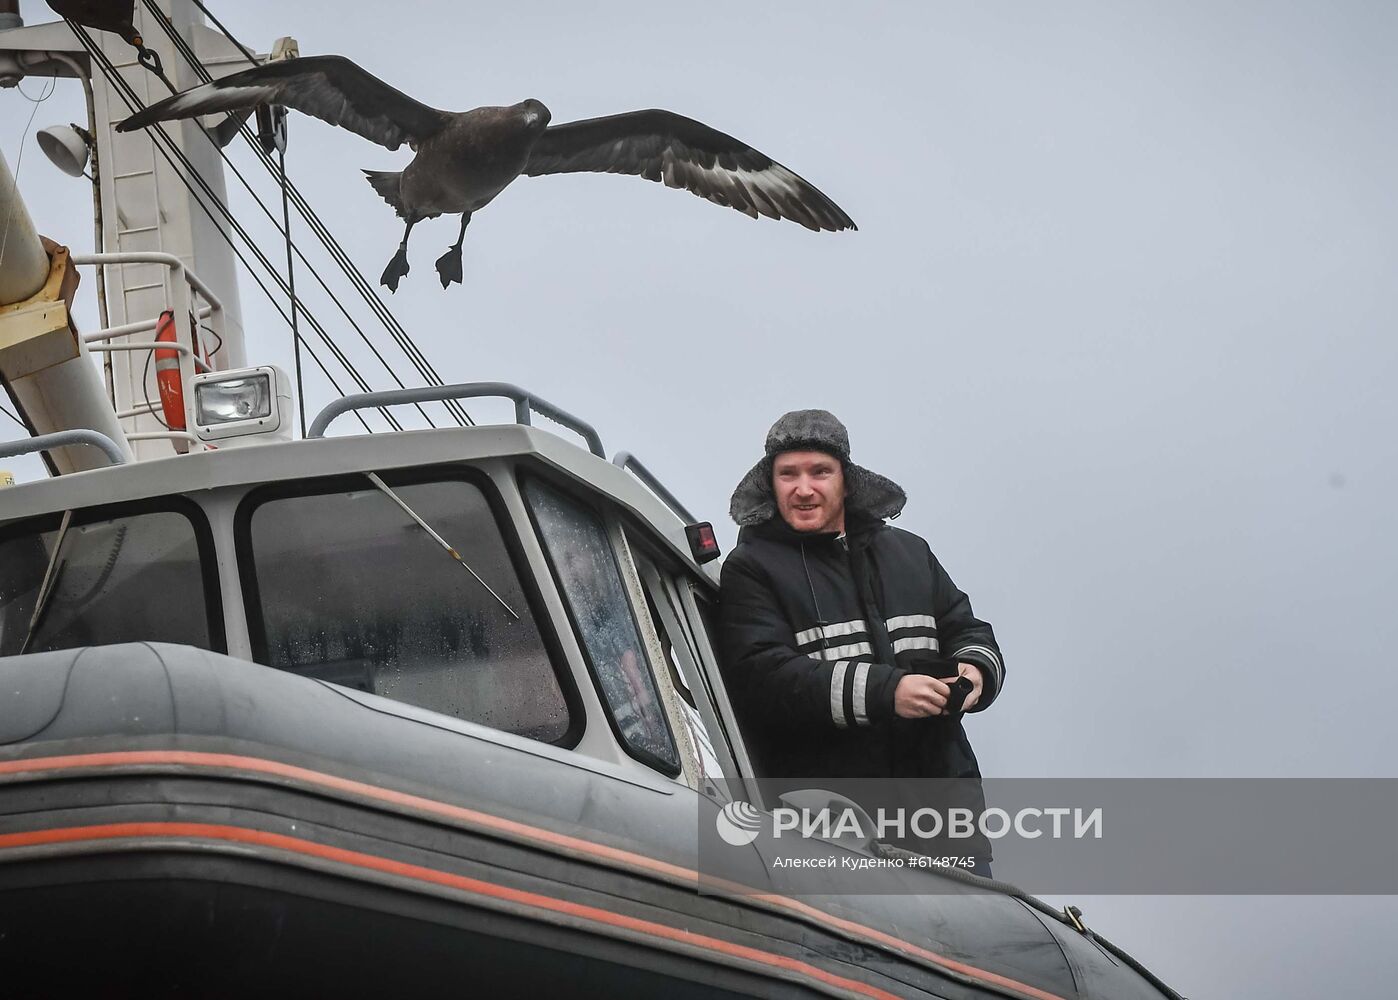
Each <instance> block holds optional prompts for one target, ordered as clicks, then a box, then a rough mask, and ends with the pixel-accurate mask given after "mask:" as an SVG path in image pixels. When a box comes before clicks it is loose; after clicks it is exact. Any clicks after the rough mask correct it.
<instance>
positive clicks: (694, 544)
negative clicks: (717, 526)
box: [684, 521, 719, 563]
mask: <svg viewBox="0 0 1398 1000" xmlns="http://www.w3.org/2000/svg"><path fill="white" fill-rule="evenodd" d="M684 534H685V537H686V538H688V539H689V551H690V552H692V553H693V554H694V561H695V562H697V563H706V562H709V561H710V560H713V559H717V558H718V555H719V551H718V539H717V538H715V537H714V526H713V525H712V524H710V523H709V522H708V521H700V522H699V523H698V524H688V525H685V529H684Z"/></svg>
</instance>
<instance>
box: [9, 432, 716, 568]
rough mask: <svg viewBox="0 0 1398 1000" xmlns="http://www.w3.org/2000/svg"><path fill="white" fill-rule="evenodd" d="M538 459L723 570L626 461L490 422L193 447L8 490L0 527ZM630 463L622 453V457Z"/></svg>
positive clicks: (675, 548) (689, 562)
mask: <svg viewBox="0 0 1398 1000" xmlns="http://www.w3.org/2000/svg"><path fill="white" fill-rule="evenodd" d="M519 458H525V459H532V460H534V461H537V462H540V463H543V464H544V465H547V466H549V467H551V468H552V469H553V470H554V471H555V472H556V473H558V474H560V475H562V476H565V477H567V478H569V479H571V480H573V481H574V482H575V483H576V484H577V485H578V486H580V487H582V488H583V489H585V490H587V491H589V492H591V493H593V494H596V495H600V496H602V497H604V498H606V499H607V500H610V501H612V502H613V503H615V504H617V505H618V506H620V507H621V508H622V509H624V510H625V511H626V512H628V513H629V514H631V515H632V516H633V517H634V518H635V519H637V520H639V521H641V522H642V523H643V524H645V525H646V526H647V527H649V528H650V529H651V531H652V533H653V534H654V535H655V536H656V537H657V538H658V539H660V540H663V542H664V543H665V545H666V547H667V548H668V549H669V550H670V551H671V552H672V553H673V554H674V555H675V556H676V557H678V558H679V559H681V560H682V561H683V562H684V563H685V565H686V566H687V567H688V568H689V569H691V570H692V571H693V572H695V573H697V574H699V575H701V576H703V577H705V578H706V579H708V580H710V581H716V578H717V573H716V571H715V570H714V568H713V567H712V565H710V566H707V567H706V566H702V565H700V564H699V563H698V562H696V561H695V559H694V556H693V554H692V552H691V551H690V547H689V542H688V540H687V538H686V536H685V531H684V528H685V522H684V521H683V520H682V519H681V518H680V516H679V515H678V514H677V513H676V512H675V511H674V510H672V509H671V507H670V506H669V505H668V504H666V503H665V502H664V501H662V500H661V499H660V498H659V497H657V496H656V494H655V493H653V492H651V490H650V489H648V488H647V487H646V486H645V485H643V484H642V482H641V481H640V480H639V479H638V478H636V477H635V476H633V475H631V474H630V473H628V472H627V471H626V469H625V468H623V467H622V466H621V465H618V464H615V463H613V462H608V461H607V460H606V459H604V458H599V457H598V456H597V455H595V454H593V453H591V452H589V451H587V450H586V449H583V448H579V447H578V446H576V445H574V444H572V443H571V442H569V441H566V440H564V439H562V438H560V437H558V436H557V435H555V434H553V433H550V432H548V431H544V430H540V429H539V428H537V427H532V426H524V425H521V424H488V425H477V426H472V427H453V428H439V429H434V430H410V431H399V432H397V433H394V434H391V435H390V434H358V435H345V436H338V437H331V438H307V439H304V440H299V441H281V442H269V443H265V444H256V445H248V446H243V447H238V448H221V449H217V450H211V451H200V452H191V453H190V454H187V455H174V456H171V457H169V458H163V459H153V460H148V461H142V462H133V463H127V464H125V465H113V466H109V467H107V468H102V469H92V470H88V471H84V472H74V473H70V474H68V475H64V476H56V477H52V478H49V479H41V480H36V481H34V482H30V483H24V484H22V485H16V486H13V487H10V488H8V489H6V490H4V491H3V493H0V525H3V524H5V523H7V522H10V521H15V520H19V519H22V518H26V517H34V516H37V515H42V514H51V513H55V512H58V511H64V510H76V509H81V508H85V507H96V506H101V505H105V504H112V503H124V502H127V501H134V500H146V499H151V498H154V497H161V496H168V495H171V494H185V495H194V494H197V493H199V492H201V491H205V490H215V489H220V488H226V487H238V486H250V485H254V484H261V483H267V482H277V481H284V480H294V479H312V478H320V477H326V476H337V475H344V474H346V473H351V472H384V471H388V470H393V469H405V468H420V467H422V466H429V465H447V464H459V463H463V462H479V461H482V460H490V459H519ZM618 458H619V459H620V456H618Z"/></svg>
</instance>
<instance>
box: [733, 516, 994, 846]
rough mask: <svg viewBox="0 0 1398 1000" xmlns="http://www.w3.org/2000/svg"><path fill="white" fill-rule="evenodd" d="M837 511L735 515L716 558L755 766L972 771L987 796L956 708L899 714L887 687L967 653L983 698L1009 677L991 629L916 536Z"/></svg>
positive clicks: (850, 773)
mask: <svg viewBox="0 0 1398 1000" xmlns="http://www.w3.org/2000/svg"><path fill="white" fill-rule="evenodd" d="M846 524H847V526H848V528H849V533H848V535H846V536H844V537H840V536H837V535H835V534H810V533H803V532H797V531H795V530H793V529H792V528H791V527H789V526H788V525H787V524H786V522H785V521H783V520H782V519H781V518H780V517H779V516H778V517H773V518H772V519H771V520H770V521H768V522H766V523H764V524H761V525H757V526H755V527H750V528H744V529H743V531H742V533H741V535H740V536H739V540H738V546H737V547H736V548H735V549H734V550H733V552H732V553H731V554H730V555H729V556H728V559H727V560H726V561H725V562H724V565H723V573H722V589H721V631H722V647H723V659H724V668H725V675H726V678H727V681H728V685H729V688H730V690H731V691H732V692H733V694H734V701H735V702H736V704H737V707H738V712H739V715H740V717H741V719H742V721H743V731H744V734H745V735H746V736H747V738H748V743H749V746H750V747H751V749H752V750H753V754H754V757H755V764H756V766H757V768H758V771H759V773H760V774H761V776H763V777H769V778H783V779H786V778H789V779H819V778H893V777H898V778H968V779H973V782H972V784H973V788H974V796H973V798H974V799H976V800H977V802H983V799H982V797H981V795H980V787H979V779H980V769H979V767H978V765H977V763H976V758H975V754H974V753H972V751H971V744H970V741H969V740H968V739H967V738H966V733H965V730H964V729H963V728H962V725H961V719H960V717H956V716H952V717H946V716H934V717H932V718H927V719H901V718H898V717H897V716H896V715H895V714H894V711H893V692H894V688H896V687H897V685H898V681H899V680H901V679H902V678H903V677H904V676H905V675H907V674H908V673H926V674H931V675H933V676H945V675H948V674H953V673H955V664H956V663H958V662H966V663H974V664H975V665H976V666H978V667H979V668H980V671H981V676H982V678H983V679H984V690H983V692H982V694H981V698H980V701H979V703H978V704H977V705H976V707H975V709H974V710H973V711H976V712H979V711H982V710H983V709H985V708H987V707H988V706H989V705H990V704H991V703H992V702H993V701H994V700H995V697H996V696H997V695H998V694H999V693H1000V689H1001V687H1002V686H1003V684H1004V678H1005V670H1004V662H1003V660H1002V659H1001V656H1000V648H999V646H998V645H997V644H996V642H995V636H994V633H993V632H992V630H991V627H990V625H989V624H987V623H986V622H983V621H981V620H980V619H978V618H976V617H975V615H974V614H973V613H972V611H971V602H970V600H969V599H968V598H967V597H966V595H965V594H964V593H962V592H961V591H960V590H958V589H957V587H956V585H955V584H954V583H952V581H951V578H950V577H949V576H948V575H947V573H946V570H944V569H943V568H942V566H941V564H940V563H939V562H938V561H937V558H936V556H934V555H933V554H932V551H931V549H930V548H929V547H928V545H927V543H926V542H925V541H923V540H922V539H921V538H919V537H918V536H917V535H914V534H912V533H911V532H908V531H902V530H900V529H898V528H894V527H891V526H889V525H886V524H885V523H884V522H882V521H878V520H875V519H873V518H870V517H862V518H861V517H860V515H859V514H858V513H857V512H855V513H852V514H851V516H850V517H849V519H848V520H847V522H846ZM786 784H790V785H792V786H793V787H799V785H800V782H799V781H793V782H786ZM981 846H982V847H985V846H988V845H981ZM985 854H986V856H987V857H988V851H985Z"/></svg>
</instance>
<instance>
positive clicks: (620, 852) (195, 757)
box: [0, 750, 1064, 1000]
mask: <svg viewBox="0 0 1398 1000" xmlns="http://www.w3.org/2000/svg"><path fill="white" fill-rule="evenodd" d="M151 766H165V767H168V766H178V767H196V768H218V769H227V770H233V771H240V772H243V773H252V774H258V775H268V776H272V777H277V778H283V779H289V780H292V781H298V782H303V783H306V784H310V785H315V786H318V787H320V788H326V789H333V790H336V791H340V792H345V793H348V794H350V795H355V796H360V797H363V798H367V799H371V800H373V801H377V802H383V803H388V804H392V805H396V806H400V807H405V808H408V809H414V810H418V811H420V812H425V813H428V814H431V815H435V816H441V817H443V818H447V819H453V820H457V821H460V822H465V823H470V824H473V825H475V826H478V827H481V828H484V829H488V830H493V831H496V832H499V833H504V834H507V835H511V836H514V837H517V838H520V839H523V840H527V841H530V842H532V843H537V844H546V845H549V846H551V847H555V848H559V849H562V850H564V851H568V852H571V853H575V854H580V855H584V856H586V857H591V858H596V859H599V860H606V861H612V862H616V863H620V864H623V865H627V866H630V867H632V868H638V869H641V870H644V871H649V872H653V873H655V874H657V875H661V876H664V877H667V878H670V879H674V880H677V881H680V882H682V883H685V884H687V885H693V886H695V887H697V886H698V885H699V884H700V883H701V882H703V883H704V884H706V885H710V886H714V887H715V888H724V887H725V886H724V884H722V883H719V882H717V881H716V880H714V879H712V878H710V877H708V876H704V875H702V874H701V873H700V872H698V871H695V870H694V869H692V868H685V867H682V866H680V865H673V864H670V863H668V862H665V861H661V860H659V859H657V858H652V857H648V856H647V855H644V854H637V853H635V852H634V851H627V850H624V849H622V848H618V847H611V846H609V845H607V844H599V843H596V842H595V841H591V840H585V839H583V838H581V837H574V836H570V835H568V834H564V833H558V832H557V831H554V830H548V829H545V828H543V827H537V826H532V825H530V824H528V823H521V822H519V821H518V820H511V819H506V818H505V817H503V816H497V815H494V814H493V813H487V812H481V811H480V810H477V809H468V808H466V807H464V806H457V805H452V804H451V803H449V802H441V801H438V800H436V799H429V798H425V797H423V796H420V795H412V794H409V793H407V792H400V791H396V790H394V789H391V788H384V787H382V786H379V785H371V784H368V783H367V782H362V781H355V780H353V779H351V778H342V777H339V776H337V775H333V774H326V773H325V772H322V771H314V770H311V769H309V768H304V767H298V766H296V765H294V764H284V763H282V762H280V761H275V760H268V759H266V758H262V757H247V756H243V755H240V754H227V753H210V752H205V751H197V750H116V751H109V752H104V753H87V754H68V755H64V756H59V757H34V758H29V759H26V760H10V761H0V778H3V777H4V776H6V775H11V776H21V775H28V776H32V777H33V776H38V772H45V771H66V770H78V769H104V768H121V767H151ZM157 825H158V824H157ZM230 829H236V828H230ZM8 836H20V835H16V834H11V835H8ZM267 836H272V835H271V834H268V835H267ZM4 843H5V838H3V837H0V845H3V844H4ZM307 843H308V842H307ZM327 849H329V848H327ZM366 856H367V855H366ZM394 863H396V862H394ZM424 870H426V869H424ZM451 877H455V876H451ZM483 884H485V883H483ZM727 888H729V889H730V890H731V891H733V892H735V893H737V894H740V895H743V896H746V897H748V898H750V899H753V900H758V901H761V902H762V903H764V904H766V905H767V906H770V907H773V908H775V909H780V910H785V911H787V912H789V913H796V914H800V915H801V916H803V917H805V918H807V919H809V920H812V921H815V922H817V923H819V924H822V925H824V926H826V927H832V928H836V929H838V930H840V931H842V932H843V933H845V934H847V935H850V936H853V937H856V938H859V939H861V940H864V941H870V942H875V943H877V944H879V945H881V946H883V947H885V948H889V949H891V950H893V951H896V952H898V953H900V954H903V955H906V956H909V957H912V958H916V959H919V960H921V961H923V962H926V963H928V964H930V965H932V966H935V967H937V968H939V969H943V970H946V971H947V972H951V973H954V974H956V975H959V976H964V977H966V978H968V979H971V980H974V981H976V982H978V983H984V984H986V985H990V986H995V987H998V988H999V989H1001V990H1008V991H1011V992H1014V993H1018V994H1020V995H1022V996H1024V997H1028V998H1031V1000H1064V998H1063V997H1061V996H1059V995H1058V994H1057V993H1050V992H1048V991H1047V990H1042V989H1039V988H1038V987H1035V986H1030V985H1029V984H1027V983H1021V982H1019V981H1018V980H1015V979H1011V978H1010V977H1008V976H1002V975H1000V974H998V973H994V972H990V971H988V970H985V969H981V968H977V967H976V966H974V965H968V964H967V963H965V962H959V961H957V960H955V959H951V958H947V957H946V956H944V955H939V954H937V953H936V952H934V951H930V950H929V949H927V948H923V947H921V946H920V945H917V944H914V943H913V942H911V941H905V940H904V939H902V938H899V937H895V936H893V935H892V934H888V933H885V932H884V931H881V930H878V929H877V928H874V927H869V926H866V925H864V924H860V923H857V922H856V921H853V920H846V919H844V918H843V917H837V916H835V915H833V914H830V913H826V912H825V911H824V910H821V909H818V908H816V907H814V906H811V905H810V904H808V903H804V902H801V901H800V900H797V899H792V898H790V897H788V896H781V895H775V894H772V893H761V892H757V891H755V890H753V889H751V888H749V887H746V886H738V885H731V884H729V885H728V886H727ZM735 947H736V946H735Z"/></svg>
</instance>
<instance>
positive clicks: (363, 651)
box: [251, 480, 569, 741]
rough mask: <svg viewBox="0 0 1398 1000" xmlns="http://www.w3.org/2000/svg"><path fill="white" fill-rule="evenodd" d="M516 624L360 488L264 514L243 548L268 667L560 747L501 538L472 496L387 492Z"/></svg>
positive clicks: (554, 686)
mask: <svg viewBox="0 0 1398 1000" xmlns="http://www.w3.org/2000/svg"><path fill="white" fill-rule="evenodd" d="M391 488H392V489H393V491H394V492H395V493H396V494H397V495H398V496H399V497H401V498H402V499H403V500H404V501H405V502H406V503H407V504H408V505H409V506H410V507H411V508H412V509H413V510H414V511H415V512H416V513H417V514H418V515H419V516H420V517H421V518H423V520H425V521H426V522H427V523H428V524H429V525H431V527H432V529H433V530H434V531H436V532H437V533H438V534H439V535H440V536H441V537H442V538H443V539H445V540H446V541H447V542H448V543H449V544H450V545H452V546H453V547H454V548H455V549H456V550H457V551H458V552H459V553H460V554H461V556H462V558H463V559H464V560H465V561H466V563H467V564H468V565H469V566H470V567H471V569H473V570H474V571H475V572H476V573H477V574H479V576H480V577H481V579H482V580H484V581H485V582H486V583H488V584H489V585H490V587H491V588H492V589H493V590H494V591H495V592H496V593H497V594H499V595H500V597H501V598H502V599H503V600H504V601H505V602H506V603H507V604H508V605H509V606H510V608H512V609H513V610H514V611H515V612H516V613H517V614H518V615H519V616H520V618H519V620H518V621H516V620H515V619H514V618H513V617H512V616H511V615H510V614H509V612H507V611H506V610H505V608H504V607H502V606H501V604H500V602H499V601H497V600H496V599H495V598H494V597H492V596H491V594H490V592H489V591H487V590H486V589H485V587H484V586H482V584H481V583H480V582H479V581H477V580H476V579H475V578H473V577H472V576H471V574H470V573H468V572H467V571H466V570H465V569H464V568H463V567H462V566H461V564H460V563H458V562H457V561H456V560H455V559H453V558H452V557H451V556H450V555H448V553H447V552H446V551H445V550H444V549H443V548H442V547H441V546H440V545H439V544H438V543H437V542H436V541H435V540H433V538H432V537H431V536H430V535H429V534H428V533H427V532H426V531H424V530H423V529H422V528H421V527H420V526H419V525H417V524H416V523H415V522H414V521H413V520H412V518H411V517H409V516H408V514H407V513H405V512H404V511H403V510H402V509H401V508H400V507H398V506H397V505H396V504H395V503H394V502H393V500H392V499H390V498H389V497H388V496H387V495H385V494H384V493H382V492H381V491H380V490H378V489H377V488H376V487H374V486H373V485H371V484H369V483H368V482H367V481H366V483H365V488H364V489H356V490H350V491H345V492H337V493H328V494H321V495H316V496H300V497H286V498H282V499H275V500H269V501H267V502H265V503H263V504H261V505H260V506H259V507H258V508H257V509H256V511H255V512H254V514H253V516H252V520H251V542H252V549H253V558H254V562H255V568H256V575H257V588H258V597H259V605H260V611H261V618H262V624H263V629H262V632H263V641H264V647H265V650H266V660H267V662H268V663H269V664H270V665H271V666H274V667H279V668H282V669H287V670H293V671H296V672H297V673H303V674H308V675H310V676H314V677H318V678H321V679H323V680H329V681H333V682H335V683H337V684H344V685H346V686H349V687H355V688H359V689H360V690H364V691H371V692H373V693H375V694H380V695H383V696H385V697H388V698H394V699H396V700H398V701H403V702H407V703H409V704H412V705H418V706H421V707H423V708H428V709H431V710H433V711H437V712H442V713H444V714H446V715H451V716H455V717H456V718H460V719H468V720H470V721H472V722H479V723H482V724H483V725H487V726H491V727H493V728H495V729H502V730H506V731H508V732H512V733H518V734H520V735H524V736H529V737H531V738H533V739H538V740H545V741H555V740H558V739H561V738H562V737H563V736H564V734H566V733H567V732H568V729H569V718H568V709H567V705H566V703H565V701H564V697H563V692H562V689H561V687H560V686H559V682H558V678H557V676H556V674H555V673H554V668H553V664H552V662H551V661H550V659H549V655H548V651H547V649H546V647H545V645H544V642H543V639H542V638H541V636H540V634H539V628H538V625H537V624H536V622H535V621H534V618H533V614H532V612H531V611H530V608H529V603H528V601H527V600H526V598H525V594H524V591H523V588H522V586H521V584H520V580H519V577H518V575H517V574H516V572H515V568H514V564H513V563H512V561H511V560H510V558H509V553H508V551H507V550H506V548H505V543H504V540H503V539H502V538H501V536H500V529H499V527H498V526H497V525H496V522H495V517H494V514H493V512H492V511H491V509H490V506H489V504H488V503H487V501H486V498H485V496H484V495H483V494H482V493H481V491H480V489H479V488H478V487H476V486H475V485H473V484H471V483H468V482H464V481H460V480H444V481H439V482H429V483H414V484H410V485H400V486H391Z"/></svg>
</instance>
